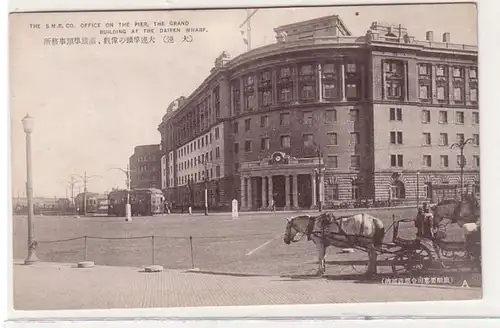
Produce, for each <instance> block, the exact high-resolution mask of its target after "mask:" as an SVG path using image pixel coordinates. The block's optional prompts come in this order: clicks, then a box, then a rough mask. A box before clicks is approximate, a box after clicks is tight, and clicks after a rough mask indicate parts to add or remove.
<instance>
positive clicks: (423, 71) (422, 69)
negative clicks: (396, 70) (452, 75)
mask: <svg viewBox="0 0 500 328" xmlns="http://www.w3.org/2000/svg"><path fill="white" fill-rule="evenodd" d="M418 74H420V75H429V74H430V69H429V64H419V65H418Z"/></svg>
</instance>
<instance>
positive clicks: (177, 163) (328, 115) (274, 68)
mask: <svg viewBox="0 0 500 328" xmlns="http://www.w3.org/2000/svg"><path fill="white" fill-rule="evenodd" d="M275 32H276V34H277V35H276V39H277V42H276V43H275V44H272V45H269V46H264V47H261V48H257V49H253V50H251V51H249V52H246V53H244V54H242V55H240V56H238V57H236V58H234V59H230V58H229V55H228V54H227V53H225V52H223V53H222V54H221V56H219V57H218V58H217V59H216V61H215V65H214V68H213V69H212V71H211V74H210V75H209V76H208V77H207V78H206V79H205V81H204V82H203V83H202V84H201V85H200V86H199V87H198V88H197V89H196V90H195V91H194V92H193V93H192V94H191V95H190V96H189V97H188V98H184V97H181V98H179V99H177V100H176V101H174V102H173V103H172V104H171V105H170V106H169V109H168V110H167V113H166V114H165V116H164V117H163V120H162V122H161V124H160V125H159V128H158V130H159V131H160V133H161V135H162V144H163V145H164V149H165V156H166V166H167V167H168V168H167V172H166V175H167V177H166V181H167V197H168V198H169V199H171V200H173V201H174V202H177V203H180V204H183V203H194V204H202V203H203V198H204V194H203V190H204V188H205V183H206V184H207V187H208V189H209V195H210V196H209V202H210V204H212V205H213V206H214V205H225V206H227V207H229V206H230V202H231V200H232V199H233V198H236V199H238V200H239V201H240V206H241V208H242V209H243V210H247V209H266V208H269V207H270V206H271V204H272V201H274V204H275V205H276V207H278V208H315V207H317V206H318V205H319V204H322V205H324V206H325V207H327V208H328V207H330V206H335V205H337V204H339V203H350V202H359V201H361V200H367V199H369V200H371V201H389V202H392V203H403V202H414V201H415V200H417V198H418V199H419V200H421V201H423V200H425V199H427V200H429V201H435V200H437V199H439V198H440V197H441V198H442V197H451V196H455V195H456V194H457V193H458V194H459V193H460V186H461V181H462V179H463V186H464V189H467V190H476V189H478V186H479V111H478V70H477V47H475V46H469V45H462V44H453V43H451V39H450V37H451V36H450V34H449V33H444V34H443V39H442V41H435V40H434V38H433V32H427V35H426V38H425V41H418V40H416V39H415V38H414V37H413V36H411V35H410V34H409V33H408V31H407V30H406V29H405V28H404V27H403V26H401V25H400V24H398V25H390V24H384V23H378V22H374V23H373V24H372V25H371V27H370V29H369V30H368V31H367V33H366V35H364V36H352V35H351V33H350V32H349V30H348V29H347V28H346V27H345V25H344V24H343V23H342V21H341V19H340V18H339V17H338V16H328V17H322V18H319V19H315V20H311V21H305V22H300V23H296V24H290V25H286V26H282V27H279V28H276V29H275ZM464 142H467V145H466V146H465V147H464V158H465V160H463V159H462V157H460V156H459V155H460V151H459V148H458V147H452V145H453V144H460V143H464ZM461 164H463V165H464V167H463V175H462V174H461Z"/></svg>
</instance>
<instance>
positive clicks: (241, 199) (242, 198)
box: [240, 175, 247, 209]
mask: <svg viewBox="0 0 500 328" xmlns="http://www.w3.org/2000/svg"><path fill="white" fill-rule="evenodd" d="M245 180H246V178H245V177H244V176H242V175H241V176H240V181H241V189H240V203H241V208H242V209H243V208H246V207H247V205H246V201H245V200H246V199H245V194H246V190H245Z"/></svg>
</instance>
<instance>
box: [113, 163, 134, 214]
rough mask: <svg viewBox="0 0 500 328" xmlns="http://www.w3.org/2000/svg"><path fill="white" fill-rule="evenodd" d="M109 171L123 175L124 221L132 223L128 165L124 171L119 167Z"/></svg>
mask: <svg viewBox="0 0 500 328" xmlns="http://www.w3.org/2000/svg"><path fill="white" fill-rule="evenodd" d="M109 170H119V171H122V172H123V173H125V178H126V180H125V185H126V188H127V204H125V220H126V221H132V206H131V205H130V172H131V171H130V165H129V164H127V168H126V169H122V168H119V167H112V168H110V169H109Z"/></svg>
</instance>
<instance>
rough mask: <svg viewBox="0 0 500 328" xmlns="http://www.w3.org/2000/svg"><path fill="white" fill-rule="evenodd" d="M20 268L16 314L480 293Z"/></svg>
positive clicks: (477, 294)
mask: <svg viewBox="0 0 500 328" xmlns="http://www.w3.org/2000/svg"><path fill="white" fill-rule="evenodd" d="M19 263H21V262H14V308H15V309H16V310H65V309H109V308H148V307H188V306H229V305H271V304H313V303H353V302H356V303H359V302H389V301H425V300H432V301H436V300H465V299H478V298H481V289H480V288H474V287H471V288H464V287H455V286H438V285H429V286H423V285H386V284H381V283H360V282H356V281H352V280H351V281H345V280H329V279H325V278H308V279H306V278H305V277H302V278H301V277H295V278H290V277H278V276H231V275H211V274H203V273H196V272H186V271H181V270H166V271H163V272H159V273H145V272H141V271H142V269H140V268H131V267H112V266H95V267H94V268H90V269H79V268H76V267H75V265H72V264H63V263H43V262H40V263H36V264H35V265H33V266H24V265H21V264H19Z"/></svg>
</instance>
